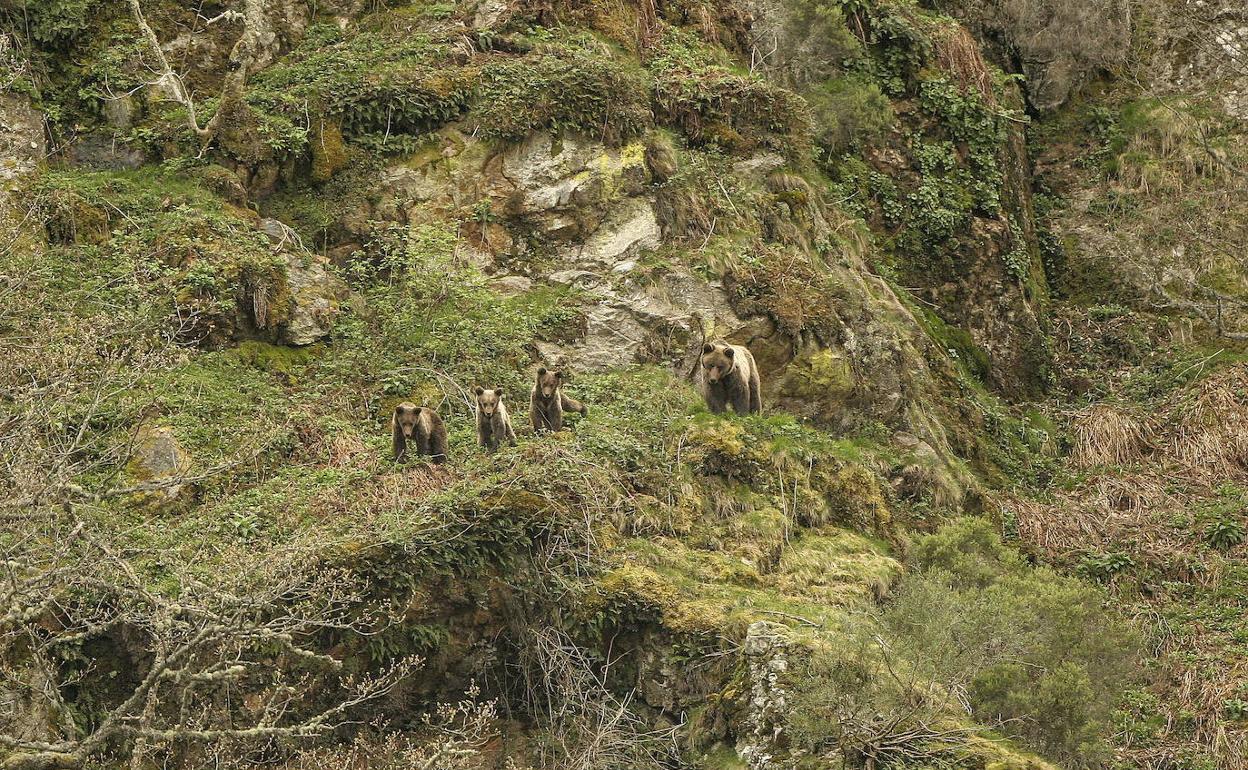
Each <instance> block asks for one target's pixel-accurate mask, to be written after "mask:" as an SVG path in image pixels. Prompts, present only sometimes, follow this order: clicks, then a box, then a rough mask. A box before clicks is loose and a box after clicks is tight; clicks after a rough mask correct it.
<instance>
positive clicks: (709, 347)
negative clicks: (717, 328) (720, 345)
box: [702, 342, 715, 353]
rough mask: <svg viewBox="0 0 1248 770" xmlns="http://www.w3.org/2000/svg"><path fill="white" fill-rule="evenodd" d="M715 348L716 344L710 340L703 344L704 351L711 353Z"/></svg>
mask: <svg viewBox="0 0 1248 770" xmlns="http://www.w3.org/2000/svg"><path fill="white" fill-rule="evenodd" d="M713 350H715V346H714V345H712V344H711V343H709V342H708V343H706V344H705V345H703V346H702V352H703V353H710V352H711V351H713Z"/></svg>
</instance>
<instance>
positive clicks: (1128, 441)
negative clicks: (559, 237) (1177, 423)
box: [1070, 404, 1153, 468]
mask: <svg viewBox="0 0 1248 770" xmlns="http://www.w3.org/2000/svg"><path fill="white" fill-rule="evenodd" d="M1072 422H1073V425H1072V429H1071V432H1072V434H1073V437H1074V447H1073V448H1072V450H1071V453H1070V454H1071V459H1073V460H1074V461H1075V464H1076V465H1078V466H1080V467H1082V468H1092V467H1096V466H1099V465H1130V464H1131V463H1134V462H1137V461H1138V460H1140V458H1141V457H1143V456H1144V455H1145V454H1146V453H1147V452H1148V451H1149V449H1150V446H1151V443H1152V433H1153V428H1152V426H1151V425H1150V424H1149V423H1148V420H1147V419H1144V418H1141V417H1138V416H1136V415H1134V414H1131V413H1130V412H1128V411H1127V410H1126V409H1123V408H1121V407H1117V406H1112V405H1109V404H1093V405H1092V406H1089V407H1087V408H1086V409H1083V410H1081V411H1080V412H1078V413H1077V414H1076V415H1075V416H1074V419H1073V421H1072Z"/></svg>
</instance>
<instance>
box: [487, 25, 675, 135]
mask: <svg viewBox="0 0 1248 770" xmlns="http://www.w3.org/2000/svg"><path fill="white" fill-rule="evenodd" d="M472 121H473V123H474V125H475V126H476V128H477V130H478V131H479V132H480V134H481V135H482V136H484V137H486V138H490V139H511V140H516V139H522V138H524V137H525V136H526V135H527V134H529V133H530V132H532V131H537V130H541V129H554V130H559V129H573V130H577V131H583V132H585V133H588V134H592V135H595V136H601V137H602V139H603V140H604V141H607V142H609V143H612V144H616V143H619V142H621V141H623V140H625V139H628V138H630V137H633V136H636V135H638V134H640V133H641V132H642V131H644V130H645V129H646V127H647V126H648V125H649V123H650V110H649V106H648V104H647V86H646V82H645V76H644V73H643V72H642V71H641V70H640V69H639V68H637V67H635V66H633V65H630V64H627V63H625V62H624V61H622V60H620V59H617V58H615V57H613V56H611V55H610V54H609V53H607V52H605V51H603V50H602V49H601V48H600V47H598V46H597V44H596V43H595V42H594V41H593V39H592V38H578V39H572V40H567V41H561V42H551V43H544V44H542V45H539V46H538V47H537V49H536V50H535V51H533V52H532V53H530V54H528V55H526V56H523V57H521V58H517V59H508V60H504V61H501V62H497V63H494V64H489V65H487V66H486V67H485V68H484V69H483V70H482V72H481V86H480V89H479V90H478V92H477V97H476V100H475V102H474V106H473V109H472Z"/></svg>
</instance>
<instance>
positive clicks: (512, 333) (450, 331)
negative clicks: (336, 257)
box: [326, 224, 581, 403]
mask: <svg viewBox="0 0 1248 770" xmlns="http://www.w3.org/2000/svg"><path fill="white" fill-rule="evenodd" d="M455 244H456V230H455V229H454V227H453V226H451V225H419V226H415V227H411V228H409V227H406V226H403V225H396V224H389V225H379V226H378V228H377V229H376V230H375V231H374V233H373V236H372V238H371V239H370V241H369V243H368V244H366V247H365V249H364V250H363V251H361V252H358V253H357V254H355V255H354V256H353V258H352V262H351V264H350V265H349V266H348V267H347V269H346V273H347V277H348V278H349V280H350V281H351V283H352V284H354V286H355V287H356V288H357V289H358V290H359V291H360V293H361V295H362V296H363V298H364V300H365V303H364V304H363V306H362V307H361V308H360V309H359V310H360V312H357V313H354V314H350V315H348V316H346V317H345V318H343V319H342V321H341V323H340V325H339V328H338V331H337V333H338V334H339V337H340V339H341V340H342V341H343V342H344V344H345V347H346V350H343V351H341V353H342V354H341V355H340V356H338V357H336V358H335V359H334V360H333V361H332V362H327V363H326V365H329V366H333V367H335V368H336V369H337V370H338V371H340V372H341V373H342V376H344V377H345V378H348V379H356V378H359V377H369V378H372V379H373V380H374V381H379V382H381V383H383V384H384V387H385V388H386V391H387V392H390V393H402V392H406V391H408V390H410V389H411V388H412V387H413V386H414V385H415V383H416V382H417V381H419V380H422V379H423V378H425V377H427V376H428V373H429V371H435V370H436V371H440V372H443V373H444V374H447V375H450V376H452V377H454V378H455V379H456V380H458V381H460V382H463V383H465V384H469V383H475V382H481V383H493V384H501V385H505V386H506V387H508V388H510V389H511V391H512V392H513V393H515V394H517V396H516V398H522V396H520V395H519V394H521V393H522V392H523V388H525V387H527V378H526V379H524V380H521V379H518V369H519V367H520V366H521V365H522V364H523V363H527V362H528V360H529V358H530V355H529V352H528V346H529V345H530V344H531V343H532V340H533V339H535V338H536V339H558V338H559V335H560V334H562V333H566V331H567V328H566V327H569V326H571V327H576V326H578V325H579V324H580V323H581V321H580V314H579V310H577V309H576V302H575V296H576V295H575V291H574V290H573V289H547V288H541V289H535V290H533V291H531V292H528V293H526V294H521V295H519V296H516V297H508V298H501V297H499V296H497V295H496V294H494V293H493V292H492V291H490V290H489V289H488V288H486V286H485V279H484V277H483V276H482V275H481V274H480V273H478V272H476V271H475V270H473V269H471V268H469V267H466V266H463V265H461V264H459V263H458V261H457V260H456V258H455V253H454V252H455ZM414 365H419V366H421V367H424V368H425V370H426V371H425V372H424V373H421V374H417V373H415V372H413V371H412V370H411V367H413V366H414ZM513 403H514V401H513Z"/></svg>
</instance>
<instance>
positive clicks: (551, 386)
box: [529, 366, 589, 433]
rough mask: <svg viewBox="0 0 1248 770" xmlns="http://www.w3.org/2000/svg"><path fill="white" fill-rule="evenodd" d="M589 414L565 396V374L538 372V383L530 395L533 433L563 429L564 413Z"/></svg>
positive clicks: (574, 400) (543, 368)
mask: <svg viewBox="0 0 1248 770" xmlns="http://www.w3.org/2000/svg"><path fill="white" fill-rule="evenodd" d="M564 412H579V413H580V414H581V415H582V416H584V415H587V414H589V409H588V408H586V406H585V405H584V404H582V403H581V402H580V401H577V400H576V399H574V398H568V397H567V396H565V395H564V394H563V372H552V371H549V370H547V369H546V367H544V366H543V367H542V368H540V369H538V370H537V382H535V383H534V384H533V390H532V391H531V392H530V393H529V419H530V420H531V421H532V423H533V432H534V433H541V432H543V431H552V432H553V431H558V430H562V429H563V413H564Z"/></svg>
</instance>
